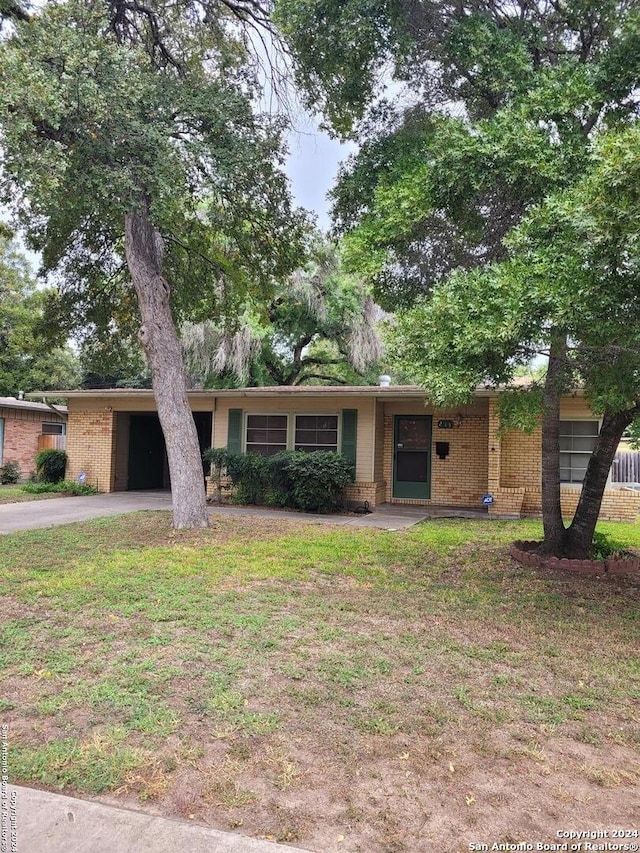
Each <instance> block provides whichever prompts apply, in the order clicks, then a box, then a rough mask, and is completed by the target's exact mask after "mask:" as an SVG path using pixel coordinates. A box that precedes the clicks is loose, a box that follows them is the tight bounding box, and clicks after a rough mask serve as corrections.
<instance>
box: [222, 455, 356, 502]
mask: <svg viewBox="0 0 640 853" xmlns="http://www.w3.org/2000/svg"><path fill="white" fill-rule="evenodd" d="M208 453H209V452H208ZM214 453H216V451H211V452H210V453H209V455H208V456H207V457H205V458H207V459H208V460H209V459H213V458H214V456H213V454H214ZM225 454H226V455H223V454H219V455H216V456H215V459H216V462H217V464H218V466H219V470H220V471H222V470H224V471H225V472H226V474H227V475H228V477H229V479H230V480H231V483H232V485H233V487H234V489H235V494H234V500H235V501H236V502H237V503H242V504H266V505H268V506H281V507H285V506H288V507H292V508H293V509H300V510H303V511H304V512H332V511H334V510H335V509H336V507H337V506H338V504H339V502H340V497H341V494H342V490H343V488H344V487H345V486H346V485H347V484H348V483H352V482H353V479H354V470H353V464H352V463H351V462H348V461H347V460H346V459H345V458H344V457H343V456H341V455H340V454H339V453H325V452H324V451H316V452H314V453H303V452H301V451H287V452H285V453H278V454H277V455H276V456H258V455H256V454H252V453H249V454H246V455H244V454H234V453H227V452H226V451H225Z"/></svg>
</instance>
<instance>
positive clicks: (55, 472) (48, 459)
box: [36, 450, 67, 483]
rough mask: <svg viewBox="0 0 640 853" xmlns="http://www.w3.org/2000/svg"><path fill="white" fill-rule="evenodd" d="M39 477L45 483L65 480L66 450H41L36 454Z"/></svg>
mask: <svg viewBox="0 0 640 853" xmlns="http://www.w3.org/2000/svg"><path fill="white" fill-rule="evenodd" d="M36 468H37V470H38V478H39V479H40V480H41V481H42V482H44V483H59V482H60V480H64V473H65V470H66V468H67V454H66V453H65V452H64V450H41V451H40V452H39V453H38V454H37V455H36Z"/></svg>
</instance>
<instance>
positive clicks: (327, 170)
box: [285, 118, 356, 231]
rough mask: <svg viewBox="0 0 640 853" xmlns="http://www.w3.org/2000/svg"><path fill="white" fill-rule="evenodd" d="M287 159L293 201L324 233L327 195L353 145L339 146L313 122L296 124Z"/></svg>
mask: <svg viewBox="0 0 640 853" xmlns="http://www.w3.org/2000/svg"><path fill="white" fill-rule="evenodd" d="M288 142H289V157H288V159H287V163H286V167H285V170H286V172H287V175H288V176H289V179H290V181H291V189H292V192H293V196H294V199H295V201H296V202H297V203H298V204H299V205H301V206H302V207H305V208H306V209H307V210H311V211H312V212H314V213H315V214H316V215H317V217H318V225H319V226H320V228H321V229H322V230H323V231H327V230H328V229H329V226H330V224H331V223H330V218H329V202H328V200H327V197H326V195H327V192H328V191H329V190H330V189H331V187H332V186H333V183H334V180H335V177H336V174H337V172H338V166H339V164H340V162H341V161H342V160H344V159H345V158H346V157H347V156H348V155H349V154H350V153H351V152H352V151H355V150H356V146H355V145H353V143H340V142H338V141H337V140H335V139H331V138H330V137H329V135H328V134H326V133H324V132H323V131H321V130H318V128H317V126H316V125H315V123H314V122H313V119H311V118H306V119H304V120H303V121H300V122H298V126H297V128H296V129H295V130H294V131H292V132H291V133H290V134H289V139H288Z"/></svg>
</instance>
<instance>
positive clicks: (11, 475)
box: [0, 460, 22, 486]
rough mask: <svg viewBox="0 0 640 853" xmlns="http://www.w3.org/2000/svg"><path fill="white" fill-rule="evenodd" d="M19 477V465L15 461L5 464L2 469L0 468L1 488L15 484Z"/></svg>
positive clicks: (20, 473)
mask: <svg viewBox="0 0 640 853" xmlns="http://www.w3.org/2000/svg"><path fill="white" fill-rule="evenodd" d="M21 475H22V472H21V471H20V465H19V464H18V463H17V462H16V461H15V460H13V461H9V462H5V463H4V465H3V466H2V468H0V483H2V485H3V486H8V485H10V484H11V483H17V482H18V480H19V479H20V477H21Z"/></svg>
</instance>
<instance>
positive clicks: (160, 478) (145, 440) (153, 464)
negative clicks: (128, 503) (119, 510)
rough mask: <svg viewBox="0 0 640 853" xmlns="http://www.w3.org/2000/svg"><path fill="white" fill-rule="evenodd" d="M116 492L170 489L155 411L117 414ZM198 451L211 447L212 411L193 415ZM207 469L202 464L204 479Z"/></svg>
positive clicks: (158, 420) (161, 435) (167, 468)
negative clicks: (198, 445)
mask: <svg viewBox="0 0 640 853" xmlns="http://www.w3.org/2000/svg"><path fill="white" fill-rule="evenodd" d="M114 415H115V430H116V453H115V487H116V491H144V490H148V489H154V490H157V489H170V487H171V484H170V481H169V464H168V460H167V448H166V445H165V441H164V436H163V434H162V428H161V426H160V419H159V418H158V415H157V413H156V412H116V413H114ZM193 420H194V422H195V425H196V430H197V431H198V442H199V444H200V451H201V452H202V451H204V450H206V449H207V448H208V447H210V446H211V431H212V426H213V415H212V412H194V413H193ZM207 468H208V466H205V464H204V463H203V467H202V472H203V478H204V476H205V475H206V473H207Z"/></svg>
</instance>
